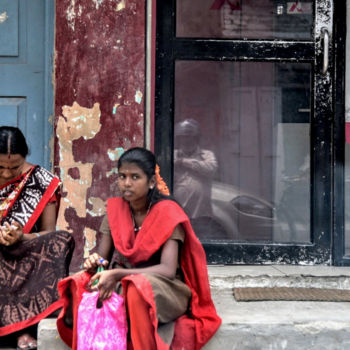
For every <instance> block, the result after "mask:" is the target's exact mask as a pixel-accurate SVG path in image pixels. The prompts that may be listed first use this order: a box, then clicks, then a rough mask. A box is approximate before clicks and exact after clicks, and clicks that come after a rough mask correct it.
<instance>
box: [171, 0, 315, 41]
mask: <svg viewBox="0 0 350 350" xmlns="http://www.w3.org/2000/svg"><path fill="white" fill-rule="evenodd" d="M176 14H177V15H176V19H177V22H176V36H178V37H192V38H193V37H194V38H196V37H198V38H231V39H243V38H246V39H293V40H298V39H299V40H305V39H311V38H312V28H313V25H312V24H313V1H311V0H304V1H291V0H278V1H276V0H191V1H183V0H177V2H176Z"/></svg>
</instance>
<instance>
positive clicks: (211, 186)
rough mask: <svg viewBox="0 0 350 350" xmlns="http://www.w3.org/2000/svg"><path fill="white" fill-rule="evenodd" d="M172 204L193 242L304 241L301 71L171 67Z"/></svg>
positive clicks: (305, 98) (306, 175) (305, 125)
mask: <svg viewBox="0 0 350 350" xmlns="http://www.w3.org/2000/svg"><path fill="white" fill-rule="evenodd" d="M175 79H176V80H175V126H174V190H173V193H174V196H175V198H177V200H178V201H179V202H180V203H181V204H182V206H183V207H184V209H185V211H186V212H187V214H188V215H189V217H190V219H191V221H192V224H193V227H194V230H195V232H196V234H197V235H198V237H199V238H200V239H201V240H223V241H225V240H229V241H239V242H241V241H243V242H247V241H248V242H261V241H264V242H273V243H275V242H276V243H277V242H282V243H288V242H294V243H295V242H297V243H299V242H300V243H302V242H310V135H309V133H310V114H311V112H310V99H311V97H310V91H311V83H310V82H311V65H310V64H306V63H302V64H299V63H271V62H212V61H177V62H176V65H175Z"/></svg>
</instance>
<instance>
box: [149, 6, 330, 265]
mask: <svg viewBox="0 0 350 350" xmlns="http://www.w3.org/2000/svg"><path fill="white" fill-rule="evenodd" d="M175 6H176V0H170V1H164V2H163V1H158V2H157V20H156V21H157V40H156V45H157V48H156V49H157V54H156V84H155V90H156V91H155V153H156V155H157V158H158V161H159V163H160V165H161V167H162V169H163V170H162V172H163V174H164V178H165V180H166V181H167V182H168V184H169V185H170V187H171V188H172V185H173V179H172V176H173V175H172V174H173V162H172V159H173V145H174V137H173V134H174V125H173V124H174V77H175V61H176V60H223V58H224V60H227V61H265V62H278V61H282V62H303V63H304V62H306V63H310V64H311V66H312V67H313V69H312V70H313V72H314V74H313V76H312V82H313V83H312V84H311V85H312V90H313V91H312V96H313V103H312V104H311V110H312V116H311V119H310V130H311V132H310V133H311V142H312V147H311V163H310V168H311V184H310V188H311V198H312V200H311V233H310V238H311V243H310V244H304V243H303V244H265V243H254V244H249V243H248V244H242V243H231V242H219V241H210V242H206V241H202V243H203V246H204V248H205V250H206V253H207V260H208V263H211V264H242V263H244V264H268V263H277V262H278V263H284V264H300V263H302V264H310V265H314V264H332V263H333V261H332V247H331V242H332V239H331V237H332V227H333V225H332V222H333V217H332V195H331V194H332V133H331V128H330V126H331V125H332V123H333V109H332V98H331V99H329V92H330V91H331V92H332V86H333V85H332V81H333V74H332V73H331V71H332V69H333V56H332V55H333V50H332V38H333V35H332V31H333V26H332V21H333V18H332V15H333V13H332V11H330V12H331V13H330V15H329V8H333V1H332V0H318V1H317V0H316V1H315V2H314V9H315V11H314V13H315V22H314V23H316V24H317V25H315V28H314V31H315V39H314V40H309V41H306V40H303V41H291V40H231V39H230V40H228V39H217V40H214V39H212V38H211V39H198V38H178V37H176V36H175V23H176V18H175V16H176V7H175ZM327 15H328V17H327ZM325 16H326V17H327V18H326V21H324V18H325ZM318 19H320V20H319V22H316V21H317V20H318ZM321 21H322V26H326V27H327V29H328V31H329V33H330V55H329V69H328V71H327V72H326V74H325V75H323V74H322V73H321V69H322V67H323V54H322V50H321V47H322V45H323V39H322V37H321V27H320V25H319V24H320V23H321ZM237 52H238V54H236V55H233V53H237ZM296 52H297V53H298V56H297V57H296V55H295V53H296ZM316 167H317V171H315V169H316Z"/></svg>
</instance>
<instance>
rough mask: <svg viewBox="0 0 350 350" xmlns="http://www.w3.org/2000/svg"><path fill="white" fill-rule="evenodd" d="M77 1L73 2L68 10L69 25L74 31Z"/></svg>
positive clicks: (72, 0) (73, 0)
mask: <svg viewBox="0 0 350 350" xmlns="http://www.w3.org/2000/svg"><path fill="white" fill-rule="evenodd" d="M75 17H76V13H75V0H71V2H70V5H69V6H68V8H67V20H68V25H69V26H70V27H71V29H72V30H74V29H75Z"/></svg>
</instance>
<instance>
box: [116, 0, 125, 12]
mask: <svg viewBox="0 0 350 350" xmlns="http://www.w3.org/2000/svg"><path fill="white" fill-rule="evenodd" d="M124 9H125V0H121V1H120V2H119V4H118V5H117V8H116V10H117V11H121V10H124Z"/></svg>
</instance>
